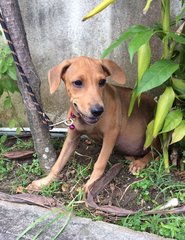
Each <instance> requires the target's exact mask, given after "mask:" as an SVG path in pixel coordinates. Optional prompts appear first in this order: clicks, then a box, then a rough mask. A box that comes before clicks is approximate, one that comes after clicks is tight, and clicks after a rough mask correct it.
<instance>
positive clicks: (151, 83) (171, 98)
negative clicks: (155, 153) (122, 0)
mask: <svg viewBox="0 0 185 240" xmlns="http://www.w3.org/2000/svg"><path fill="white" fill-rule="evenodd" d="M184 3H185V1H183V0H181V6H182V10H181V12H180V13H179V15H177V16H176V18H175V19H174V20H173V21H170V0H161V23H158V24H155V25H154V26H153V27H148V26H143V25H133V26H131V27H129V28H128V29H127V30H126V31H124V32H123V33H122V34H121V35H120V36H119V37H118V38H117V39H116V40H115V41H113V42H112V44H111V45H110V46H109V47H108V48H107V49H106V50H105V51H104V52H103V54H102V56H101V58H104V57H106V56H107V55H108V54H110V53H111V52H112V51H113V50H114V48H116V47H118V46H119V45H120V44H122V43H123V42H125V41H127V42H128V52H129V56H130V62H131V63H132V61H133V57H134V55H135V54H137V60H138V72H137V75H138V77H137V80H136V82H135V87H134V89H133V92H132V97H131V102H130V107H129V111H128V115H129V116H130V115H131V114H132V110H133V107H134V105H135V102H136V100H137V99H138V103H139V102H140V96H141V94H142V93H143V92H146V91H148V90H152V89H154V88H156V87H161V86H163V88H164V92H163V93H162V94H161V96H160V97H159V100H158V102H157V110H156V113H155V116H154V119H153V120H152V121H151V122H150V123H149V125H148V128H147V131H146V142H145V145H144V147H145V148H147V147H149V146H150V145H151V144H152V142H153V139H154V138H156V137H157V136H159V137H160V139H161V142H162V149H163V157H164V165H165V169H166V171H169V155H168V148H169V145H170V144H174V143H176V142H180V141H181V140H182V139H183V138H184V137H185V117H184V110H185V108H184V106H185V22H184V19H183V16H184V14H185V8H184V7H183V6H184ZM151 4H155V3H154V1H152V0H147V1H146V5H145V7H144V9H143V13H144V14H146V13H147V11H148V9H149V8H150V5H151ZM94 14H95V13H94ZM175 24H176V26H178V27H177V30H176V31H172V30H171V27H172V26H174V25H175ZM154 35H155V36H157V37H158V38H159V39H160V40H161V45H162V46H163V54H162V56H161V59H159V60H157V61H156V62H155V63H153V64H151V55H152V51H151V47H150V46H151V43H150V40H151V39H152V37H153V36H154Z"/></svg>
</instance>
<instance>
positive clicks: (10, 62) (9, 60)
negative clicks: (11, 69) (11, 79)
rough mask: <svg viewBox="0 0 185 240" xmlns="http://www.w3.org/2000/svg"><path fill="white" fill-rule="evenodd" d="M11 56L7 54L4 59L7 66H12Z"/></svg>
mask: <svg viewBox="0 0 185 240" xmlns="http://www.w3.org/2000/svg"><path fill="white" fill-rule="evenodd" d="M13 61H14V60H13V57H12V56H9V57H8V58H7V59H6V63H7V64H8V65H9V66H12V63H13Z"/></svg>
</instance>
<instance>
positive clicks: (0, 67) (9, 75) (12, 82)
mask: <svg viewBox="0 0 185 240" xmlns="http://www.w3.org/2000/svg"><path fill="white" fill-rule="evenodd" d="M0 35H2V33H1V31H0ZM16 80H17V76H16V68H15V64H14V60H13V57H12V55H11V52H10V49H9V47H8V45H7V44H6V43H4V41H3V40H1V41H0V97H2V96H3V99H4V102H3V107H4V109H5V110H10V111H11V112H12V118H11V119H10V120H9V122H8V126H9V127H10V128H12V127H15V126H21V124H20V120H19V118H18V117H17V114H16V111H15V107H14V105H13V102H12V98H11V96H12V94H13V93H16V92H19V89H18V86H17V81H16ZM19 130H20V129H17V131H19Z"/></svg>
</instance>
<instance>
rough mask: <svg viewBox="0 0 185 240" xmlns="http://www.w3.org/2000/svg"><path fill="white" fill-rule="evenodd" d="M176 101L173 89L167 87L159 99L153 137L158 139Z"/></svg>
mask: <svg viewBox="0 0 185 240" xmlns="http://www.w3.org/2000/svg"><path fill="white" fill-rule="evenodd" d="M174 100H175V93H174V91H173V88H172V87H166V89H165V91H164V93H163V94H162V95H161V96H160V97H159V100H158V102H157V110H156V113H155V118H154V130H153V137H154V138H155V137H157V135H158V133H159V132H160V131H161V128H162V126H163V124H164V120H165V118H166V116H167V114H168V112H169V111H170V109H171V107H172V105H173V102H174Z"/></svg>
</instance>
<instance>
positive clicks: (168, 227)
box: [119, 213, 185, 240]
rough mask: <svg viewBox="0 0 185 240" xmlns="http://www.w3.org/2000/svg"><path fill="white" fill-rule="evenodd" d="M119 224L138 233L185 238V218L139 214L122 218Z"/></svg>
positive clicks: (181, 239)
mask: <svg viewBox="0 0 185 240" xmlns="http://www.w3.org/2000/svg"><path fill="white" fill-rule="evenodd" d="M119 224H120V225H121V226H124V227H128V228H131V229H133V230H136V231H147V232H150V233H154V234H158V235H161V236H163V237H170V238H175V239H178V240H184V236H185V219H184V216H175V215H169V216H167V217H162V216H160V215H154V216H146V215H144V214H143V213H138V214H136V215H134V216H128V217H124V218H122V219H121V220H120V221H119Z"/></svg>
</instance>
